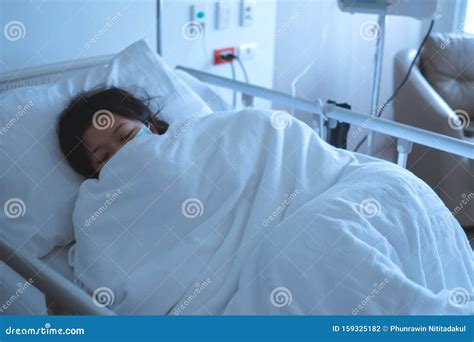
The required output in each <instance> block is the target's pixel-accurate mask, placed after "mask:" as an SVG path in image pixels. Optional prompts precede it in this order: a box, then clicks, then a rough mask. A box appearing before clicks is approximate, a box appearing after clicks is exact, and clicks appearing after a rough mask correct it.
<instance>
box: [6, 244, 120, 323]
mask: <svg viewBox="0 0 474 342" xmlns="http://www.w3.org/2000/svg"><path fill="white" fill-rule="evenodd" d="M10 246H11V245H9V244H8V243H7V241H6V240H4V239H0V260H2V261H4V262H5V263H6V264H7V265H8V266H10V267H11V268H12V269H13V270H15V272H17V273H18V274H20V275H21V276H22V277H23V278H25V279H28V280H29V279H32V284H33V285H34V286H35V287H36V288H37V289H38V290H40V291H41V292H43V293H44V294H45V295H46V297H48V298H54V299H55V301H56V302H57V303H58V304H60V305H61V306H62V307H64V308H71V309H72V311H74V313H77V314H82V315H106V316H110V315H115V313H114V312H112V311H111V310H109V309H108V308H106V307H99V306H96V305H94V303H93V300H92V298H91V297H90V296H89V295H88V294H87V293H86V292H84V291H83V290H81V289H80V288H79V287H77V286H76V285H75V284H74V283H72V282H71V281H69V280H67V279H66V278H65V277H63V276H62V275H61V274H59V273H58V272H56V271H54V270H53V269H51V268H50V267H46V266H45V265H44V263H43V262H41V261H40V260H39V259H37V258H35V257H33V256H31V255H28V254H27V253H23V252H21V251H20V250H14V249H13V248H11V247H10Z"/></svg>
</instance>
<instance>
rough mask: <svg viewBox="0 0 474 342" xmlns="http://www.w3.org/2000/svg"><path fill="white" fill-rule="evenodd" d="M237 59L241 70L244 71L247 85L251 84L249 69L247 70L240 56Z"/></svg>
mask: <svg viewBox="0 0 474 342" xmlns="http://www.w3.org/2000/svg"><path fill="white" fill-rule="evenodd" d="M235 59H236V60H237V62H238V63H239V66H240V69H241V70H242V74H244V79H245V83H249V75H248V74H247V69H245V66H244V63H243V62H242V60H241V59H240V57H239V56H235Z"/></svg>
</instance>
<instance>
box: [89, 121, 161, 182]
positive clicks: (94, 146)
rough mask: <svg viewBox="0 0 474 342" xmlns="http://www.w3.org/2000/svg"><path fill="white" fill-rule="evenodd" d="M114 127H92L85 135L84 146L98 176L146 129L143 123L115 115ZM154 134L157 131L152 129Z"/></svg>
mask: <svg viewBox="0 0 474 342" xmlns="http://www.w3.org/2000/svg"><path fill="white" fill-rule="evenodd" d="M113 118H114V120H113V122H112V125H111V126H110V127H107V128H105V129H104V128H102V127H99V128H97V127H96V126H95V125H93V124H92V125H90V126H89V127H88V128H87V129H86V131H85V133H84V144H85V146H86V148H87V150H88V151H89V156H90V161H91V163H92V167H93V168H94V170H95V171H96V173H97V174H98V173H99V172H100V170H101V169H102V167H103V166H104V165H105V163H107V161H108V160H109V159H110V158H111V157H112V156H113V155H114V154H115V153H117V151H118V150H120V149H121V148H122V147H123V146H124V145H125V144H126V143H127V142H129V141H130V140H132V139H133V138H134V137H135V135H136V134H137V133H138V131H139V130H140V129H142V128H143V127H146V126H145V125H144V124H143V122H141V121H138V120H133V119H128V118H125V117H123V116H120V115H114V116H113ZM150 130H151V131H152V132H153V133H156V132H155V129H154V127H153V126H151V127H150Z"/></svg>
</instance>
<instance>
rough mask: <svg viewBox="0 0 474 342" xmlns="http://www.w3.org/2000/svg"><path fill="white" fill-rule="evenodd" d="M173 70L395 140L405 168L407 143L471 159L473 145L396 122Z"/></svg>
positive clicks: (200, 74)
mask: <svg viewBox="0 0 474 342" xmlns="http://www.w3.org/2000/svg"><path fill="white" fill-rule="evenodd" d="M176 69H178V70H183V71H185V72H187V73H189V74H191V75H192V76H194V77H196V78H197V79H199V80H200V81H202V82H205V83H209V84H212V85H215V86H218V87H222V88H227V89H231V90H235V91H238V92H240V93H242V94H246V95H248V96H255V97H259V98H262V99H266V100H269V101H271V102H273V103H275V104H279V105H284V106H288V107H292V108H295V109H299V110H302V111H305V112H309V113H313V114H316V115H320V116H323V117H325V118H327V119H332V120H337V121H339V122H346V123H349V124H352V125H356V126H359V127H364V128H366V129H368V130H371V131H374V132H378V133H382V134H385V135H388V136H392V137H395V138H397V139H398V149H397V150H398V153H399V156H398V164H399V165H401V166H406V157H407V155H408V153H410V151H411V143H416V144H420V145H424V146H427V147H431V148H434V149H437V150H440V151H444V152H448V153H452V154H455V155H458V156H461V157H465V158H468V159H474V144H473V143H470V142H467V141H463V140H459V139H455V138H452V137H449V136H445V135H442V134H439V133H435V132H430V131H427V130H424V129H420V128H417V127H412V126H408V125H405V124H402V123H399V122H395V121H391V120H387V119H383V118H376V117H372V116H368V115H365V114H362V113H358V112H355V111H352V110H348V109H344V108H341V107H337V106H326V105H323V104H322V102H321V101H316V102H311V101H307V100H304V99H301V98H293V97H292V96H291V95H288V94H285V93H282V92H279V91H276V90H272V89H267V88H263V87H260V86H256V85H252V84H248V83H245V82H241V81H235V80H232V79H229V78H225V77H221V76H217V75H213V74H210V73H206V72H203V71H199V70H195V69H191V68H187V67H184V66H177V67H176Z"/></svg>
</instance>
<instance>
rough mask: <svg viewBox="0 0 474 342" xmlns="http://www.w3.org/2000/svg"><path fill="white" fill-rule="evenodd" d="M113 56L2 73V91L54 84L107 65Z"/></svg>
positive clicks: (0, 82)
mask: <svg viewBox="0 0 474 342" xmlns="http://www.w3.org/2000/svg"><path fill="white" fill-rule="evenodd" d="M112 56H113V55H105V56H97V57H91V58H81V59H76V60H72V61H67V62H60V63H52V64H45V65H40V66H37V67H31V68H25V69H19V70H14V71H10V72H6V73H0V93H2V92H5V91H7V90H11V89H17V88H23V87H29V86H34V85H41V84H52V83H54V82H56V81H58V80H60V79H61V78H63V77H67V76H69V75H71V74H72V73H75V72H77V71H79V70H82V69H87V68H91V67H98V66H104V67H105V66H106V65H107V63H108V62H109V61H110V60H111V59H112Z"/></svg>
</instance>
